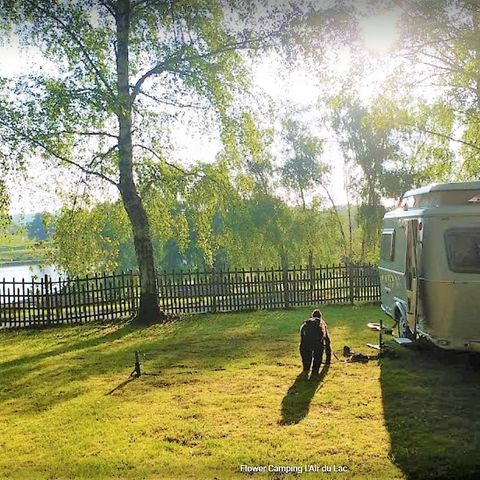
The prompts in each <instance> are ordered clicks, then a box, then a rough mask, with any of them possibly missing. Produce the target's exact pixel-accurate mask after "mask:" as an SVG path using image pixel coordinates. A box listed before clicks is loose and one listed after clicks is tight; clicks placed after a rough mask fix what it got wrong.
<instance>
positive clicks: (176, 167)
mask: <svg viewBox="0 0 480 480" xmlns="http://www.w3.org/2000/svg"><path fill="white" fill-rule="evenodd" d="M132 147H138V148H142V149H143V150H146V151H147V152H150V153H151V154H152V155H153V156H154V157H155V158H156V159H157V160H160V161H161V162H162V163H164V164H165V165H167V166H169V167H171V168H174V169H175V170H178V171H179V172H181V173H182V174H183V175H185V176H190V175H196V173H194V172H187V171H186V170H184V169H183V168H181V167H179V166H178V165H175V164H173V163H170V162H167V161H166V160H165V159H164V158H162V157H161V156H160V155H159V154H158V153H157V152H156V151H155V150H153V148H150V147H147V146H146V145H143V144H141V143H134V144H133V145H132Z"/></svg>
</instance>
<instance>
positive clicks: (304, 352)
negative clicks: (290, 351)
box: [300, 343, 313, 372]
mask: <svg viewBox="0 0 480 480" xmlns="http://www.w3.org/2000/svg"><path fill="white" fill-rule="evenodd" d="M300 355H301V357H302V363H303V371H304V372H308V371H310V366H311V365H312V358H313V348H312V346H311V345H308V344H305V343H300Z"/></svg>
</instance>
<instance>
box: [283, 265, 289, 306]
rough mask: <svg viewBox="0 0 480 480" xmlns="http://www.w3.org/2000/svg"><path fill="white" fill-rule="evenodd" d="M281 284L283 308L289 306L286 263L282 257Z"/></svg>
mask: <svg viewBox="0 0 480 480" xmlns="http://www.w3.org/2000/svg"><path fill="white" fill-rule="evenodd" d="M282 284H283V304H284V305H285V308H290V290H289V286H288V264H287V262H285V261H284V258H283V257H282Z"/></svg>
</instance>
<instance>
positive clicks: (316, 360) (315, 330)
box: [300, 309, 331, 375]
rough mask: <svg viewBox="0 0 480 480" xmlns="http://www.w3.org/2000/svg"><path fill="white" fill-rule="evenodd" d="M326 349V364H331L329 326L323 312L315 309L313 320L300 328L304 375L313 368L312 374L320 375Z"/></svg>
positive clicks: (309, 320)
mask: <svg viewBox="0 0 480 480" xmlns="http://www.w3.org/2000/svg"><path fill="white" fill-rule="evenodd" d="M324 348H325V354H326V355H325V357H326V358H325V362H326V363H330V360H331V346H330V336H329V334H328V328H327V324H326V322H325V320H324V318H323V315H322V312H320V310H318V309H315V310H314V311H313V312H312V316H311V318H308V319H307V320H305V321H304V322H303V323H302V326H301V327H300V355H301V357H302V364H303V371H304V373H308V372H309V371H310V367H311V368H312V374H314V375H318V372H319V370H320V365H321V364H322V357H323V350H324ZM312 360H313V363H312Z"/></svg>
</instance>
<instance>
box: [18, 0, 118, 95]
mask: <svg viewBox="0 0 480 480" xmlns="http://www.w3.org/2000/svg"><path fill="white" fill-rule="evenodd" d="M26 1H27V3H28V4H29V5H30V6H31V7H32V8H34V9H37V10H39V11H40V12H41V13H43V14H44V15H46V16H47V17H49V18H51V19H52V20H54V21H55V22H56V23H58V24H59V25H60V27H61V28H62V29H63V30H64V31H65V32H66V33H67V34H68V36H69V37H70V38H71V39H72V40H73V42H74V43H75V44H76V45H77V46H78V48H79V49H80V51H81V52H82V54H83V56H84V57H85V59H86V61H87V63H88V64H89V66H90V69H91V70H92V71H93V72H94V73H95V75H96V77H97V79H98V80H99V81H100V82H101V83H102V84H103V85H104V87H105V88H106V89H107V92H108V93H109V94H110V95H111V97H112V99H115V98H116V96H115V92H114V91H113V90H112V88H111V87H110V85H109V83H108V82H107V79H106V78H105V77H104V76H103V74H102V72H101V71H100V70H99V69H98V67H97V66H96V63H95V61H94V60H93V59H92V57H91V56H90V54H89V52H88V50H87V49H86V47H85V45H84V44H83V43H82V42H81V41H80V40H79V38H78V37H77V35H76V34H75V32H73V31H72V29H71V28H70V27H69V26H68V25H67V24H66V23H65V22H64V21H63V20H62V19H60V18H59V17H58V16H56V15H55V14H54V13H53V12H51V11H50V9H48V8H43V7H41V6H40V5H39V4H38V3H37V2H35V1H32V0H26Z"/></svg>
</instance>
